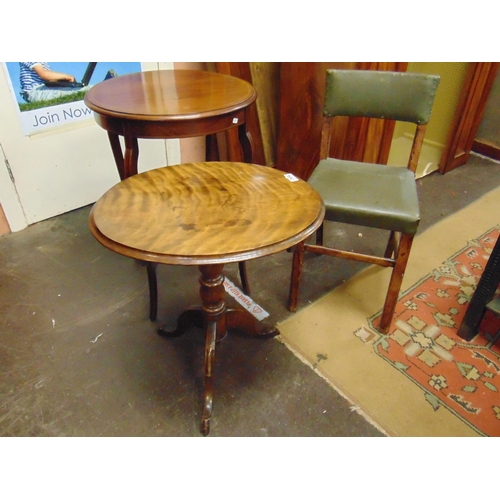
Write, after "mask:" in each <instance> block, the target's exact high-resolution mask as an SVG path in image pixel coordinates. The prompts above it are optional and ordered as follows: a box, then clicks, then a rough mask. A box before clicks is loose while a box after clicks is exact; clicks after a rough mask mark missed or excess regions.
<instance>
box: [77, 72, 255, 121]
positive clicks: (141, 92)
mask: <svg viewBox="0 0 500 500" xmlns="http://www.w3.org/2000/svg"><path fill="white" fill-rule="evenodd" d="M256 98H257V93H256V91H255V89H254V88H253V86H252V85H250V84H249V83H248V82H246V81H245V80H241V79H239V78H236V77H234V76H229V75H223V74H220V73H213V72H209V71H199V70H189V69H173V70H158V71H144V72H140V73H131V74H128V75H123V76H118V77H115V78H111V79H109V80H105V81H103V82H100V83H98V84H96V85H94V86H93V87H92V88H91V89H90V90H89V91H88V92H87V93H86V95H85V104H86V105H87V106H88V107H89V108H90V109H91V110H93V111H94V112H96V113H99V114H103V115H105V116H111V117H115V118H122V119H133V120H150V121H162V120H185V119H193V118H196V119H198V118H204V117H210V116H220V115H221V114H224V113H229V112H232V111H235V110H238V109H241V108H244V107H246V106H249V105H250V104H251V103H252V102H254V101H255V99H256Z"/></svg>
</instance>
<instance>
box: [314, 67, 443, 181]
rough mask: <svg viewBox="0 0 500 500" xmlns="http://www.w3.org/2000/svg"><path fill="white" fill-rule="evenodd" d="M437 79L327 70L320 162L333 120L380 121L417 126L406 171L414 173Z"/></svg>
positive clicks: (391, 73)
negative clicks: (339, 118) (338, 118)
mask: <svg viewBox="0 0 500 500" xmlns="http://www.w3.org/2000/svg"><path fill="white" fill-rule="evenodd" d="M439 81H440V77H439V76H437V75H426V74H420V73H402V72H393V71H364V70H337V69H329V70H327V72H326V89H325V101H324V107H323V116H324V125H323V131H322V137H321V153H320V156H321V159H324V158H326V157H327V156H328V151H329V147H330V139H331V132H332V130H331V125H332V118H333V117H335V116H348V117H366V118H382V119H386V120H395V121H404V122H411V123H415V124H416V125H417V130H416V134H415V138H414V141H413V146H412V151H411V153H410V158H409V162H408V168H409V169H410V170H412V171H413V172H415V170H416V168H417V163H418V157H419V155H420V149H421V147H422V142H423V138H424V135H425V128H426V125H427V123H428V122H429V120H430V117H431V111H432V106H433V104H434V98H435V96H436V91H437V87H438V85H439Z"/></svg>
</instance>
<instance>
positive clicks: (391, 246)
mask: <svg viewBox="0 0 500 500" xmlns="http://www.w3.org/2000/svg"><path fill="white" fill-rule="evenodd" d="M396 245H397V241H396V233H395V232H394V231H391V234H390V235H389V241H388V242H387V247H386V249H385V253H384V257H385V258H386V259H390V258H391V257H392V256H393V255H394V252H395V251H396Z"/></svg>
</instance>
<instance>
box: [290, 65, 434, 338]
mask: <svg viewBox="0 0 500 500" xmlns="http://www.w3.org/2000/svg"><path fill="white" fill-rule="evenodd" d="M439 81H440V77H439V76H435V75H425V74H416V73H399V72H389V71H363V70H333V69H332V70H327V73H326V93H325V102H324V108H323V129H322V135H321V145H319V147H320V161H319V163H318V165H317V166H316V168H315V169H314V171H313V173H312V175H311V176H310V178H309V180H308V183H309V184H310V185H311V186H313V187H314V188H315V189H316V190H317V191H318V192H319V194H320V195H321V196H322V197H323V200H324V202H325V206H326V216H325V221H337V222H342V223H348V224H354V225H359V226H365V227H371V228H378V229H381V230H386V231H389V241H388V244H387V247H386V250H385V253H384V255H383V256H375V255H365V254H361V253H355V252H348V251H345V250H339V249H335V248H331V247H329V246H326V245H324V244H323V226H321V227H320V229H319V230H318V231H317V233H316V244H308V243H306V242H302V243H301V244H299V245H297V246H296V248H295V251H294V257H293V268H292V278H291V284H290V294H289V302H288V308H289V310H290V311H292V312H294V311H295V310H296V309H297V300H298V292H299V282H300V276H301V271H302V266H303V262H304V252H305V251H309V252H314V253H319V254H326V255H330V256H334V257H342V258H346V259H354V260H357V261H361V262H367V263H370V264H377V265H380V266H384V267H392V268H393V271H392V275H391V278H390V283H389V289H388V291H387V295H386V299H385V304H384V307H383V311H382V318H381V322H380V326H379V329H380V331H381V332H382V333H387V330H388V329H389V326H390V324H391V321H392V318H393V316H394V309H395V307H396V302H397V300H398V296H399V292H400V289H401V282H402V280H403V275H404V272H405V269H406V264H407V262H408V257H409V254H410V249H411V245H412V242H413V237H414V236H415V233H416V232H417V228H418V223H419V220H420V211H419V202H418V196H417V186H416V180H415V170H416V168H417V164H418V158H419V155H420V150H421V147H422V142H423V139H424V135H425V129H426V126H427V123H428V122H429V119H430V116H431V111H432V106H433V103H434V97H435V95H436V90H437V87H438V84H439ZM335 116H349V117H355V116H356V117H370V118H382V119H387V120H396V121H404V122H411V123H415V124H416V132H415V137H414V140H413V145H412V148H411V153H410V156H409V161H408V165H407V166H406V168H404V166H403V167H402V168H401V167H395V166H387V165H378V164H372V163H362V162H355V161H346V160H339V159H335V158H329V151H330V141H331V133H332V119H333V118H334V117H335ZM332 243H334V242H332Z"/></svg>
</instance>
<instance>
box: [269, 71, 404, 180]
mask: <svg viewBox="0 0 500 500" xmlns="http://www.w3.org/2000/svg"><path fill="white" fill-rule="evenodd" d="M406 67H407V63H355V62H347V63H324V62H323V63H281V64H280V104H279V129H278V140H277V145H276V168H278V169H280V170H283V171H286V172H291V173H293V174H295V175H296V176H298V177H300V178H302V179H304V180H307V179H308V178H309V176H310V175H311V173H312V171H313V170H314V167H315V166H316V164H317V163H318V160H319V144H320V138H321V125H322V110H323V100H324V93H325V73H326V70H327V69H328V68H338V69H366V70H383V71H405V70H406ZM393 131H394V123H391V122H386V123H385V124H384V123H383V122H382V121H380V120H375V119H368V118H344V117H338V118H335V120H334V128H333V132H332V145H331V149H330V155H331V156H335V157H337V158H342V159H350V160H356V161H363V160H364V161H373V162H379V163H385V162H386V161H387V158H388V155H389V149H390V146H391V141H392V134H393Z"/></svg>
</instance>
